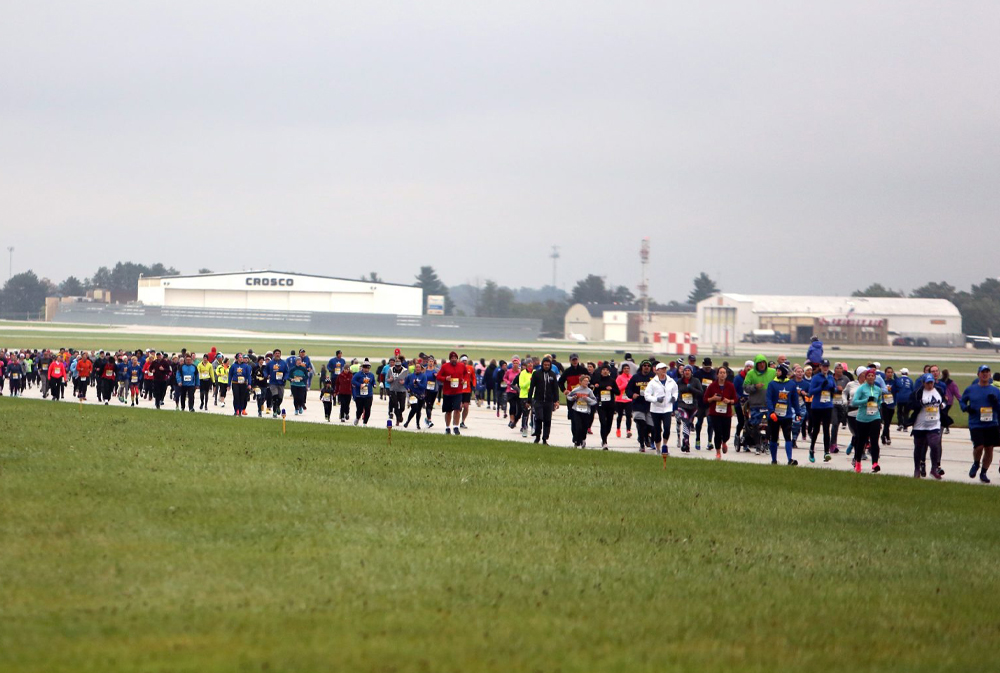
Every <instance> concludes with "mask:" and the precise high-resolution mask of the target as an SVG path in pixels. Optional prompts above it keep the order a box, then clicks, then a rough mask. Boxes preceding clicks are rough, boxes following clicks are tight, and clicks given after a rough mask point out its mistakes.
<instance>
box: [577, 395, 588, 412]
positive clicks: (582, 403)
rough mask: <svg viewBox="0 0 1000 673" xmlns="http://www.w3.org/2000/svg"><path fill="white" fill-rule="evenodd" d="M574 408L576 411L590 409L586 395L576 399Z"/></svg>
mask: <svg viewBox="0 0 1000 673" xmlns="http://www.w3.org/2000/svg"><path fill="white" fill-rule="evenodd" d="M576 410H577V411H589V410H590V407H589V405H588V404H587V398H586V397H581V398H580V399H578V400H577V401H576Z"/></svg>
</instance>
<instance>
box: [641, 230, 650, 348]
mask: <svg viewBox="0 0 1000 673" xmlns="http://www.w3.org/2000/svg"><path fill="white" fill-rule="evenodd" d="M639 264H641V265H642V281H641V282H640V283H639V302H640V304H641V305H642V315H641V316H640V317H639V339H640V341H641V342H642V343H649V322H650V320H649V237H648V236H647V237H646V238H644V239H642V246H641V247H640V248H639Z"/></svg>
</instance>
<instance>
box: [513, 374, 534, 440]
mask: <svg viewBox="0 0 1000 673" xmlns="http://www.w3.org/2000/svg"><path fill="white" fill-rule="evenodd" d="M534 369H535V362H534V360H532V359H531V357H530V356H526V357H525V359H524V367H522V368H521V373H520V374H518V375H517V403H518V405H519V406H520V407H521V436H522V437H527V436H528V423H529V422H533V419H532V409H531V401H530V400H529V399H528V393H529V392H530V391H531V375H532V372H533V371H534Z"/></svg>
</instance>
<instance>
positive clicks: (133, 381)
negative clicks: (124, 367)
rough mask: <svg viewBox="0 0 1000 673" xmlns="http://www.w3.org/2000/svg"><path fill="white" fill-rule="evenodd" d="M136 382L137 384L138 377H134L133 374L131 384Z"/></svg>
mask: <svg viewBox="0 0 1000 673" xmlns="http://www.w3.org/2000/svg"><path fill="white" fill-rule="evenodd" d="M138 382H139V377H138V376H136V375H135V374H132V383H138Z"/></svg>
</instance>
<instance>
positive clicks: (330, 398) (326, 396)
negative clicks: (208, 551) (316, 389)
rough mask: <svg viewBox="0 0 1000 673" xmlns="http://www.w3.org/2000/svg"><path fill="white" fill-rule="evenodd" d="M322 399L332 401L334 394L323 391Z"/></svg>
mask: <svg viewBox="0 0 1000 673" xmlns="http://www.w3.org/2000/svg"><path fill="white" fill-rule="evenodd" d="M322 399H323V401H324V402H330V401H331V400H333V395H331V394H330V393H323V398H322Z"/></svg>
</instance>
